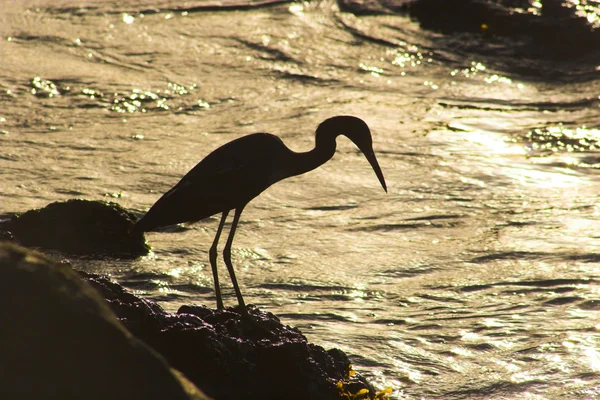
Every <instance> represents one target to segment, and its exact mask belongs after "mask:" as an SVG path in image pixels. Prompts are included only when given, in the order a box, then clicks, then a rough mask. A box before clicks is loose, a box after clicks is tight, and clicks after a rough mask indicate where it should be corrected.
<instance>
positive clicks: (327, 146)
mask: <svg viewBox="0 0 600 400" xmlns="http://www.w3.org/2000/svg"><path fill="white" fill-rule="evenodd" d="M338 135H339V134H338V133H337V132H336V131H332V130H322V129H317V133H316V135H315V148H314V149H312V150H309V151H307V152H304V153H294V157H293V160H292V162H291V163H290V169H289V173H290V175H289V176H294V175H300V174H303V173H305V172H308V171H312V170H313V169H315V168H318V167H320V166H321V165H323V164H325V163H326V162H327V161H329V160H330V159H331V157H333V155H334V154H335V147H336V144H335V139H336V137H337V136H338Z"/></svg>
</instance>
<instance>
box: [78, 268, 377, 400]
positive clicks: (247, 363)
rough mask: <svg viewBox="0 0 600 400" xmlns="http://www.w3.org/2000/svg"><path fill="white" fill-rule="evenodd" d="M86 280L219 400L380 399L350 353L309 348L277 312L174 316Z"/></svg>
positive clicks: (192, 310)
mask: <svg viewBox="0 0 600 400" xmlns="http://www.w3.org/2000/svg"><path fill="white" fill-rule="evenodd" d="M82 275H83V276H84V277H85V278H86V279H87V280H88V282H90V283H92V284H93V285H94V286H95V287H96V288H97V289H98V290H99V291H100V292H101V293H102V294H103V295H104V297H105V298H106V299H107V300H108V302H109V304H110V306H111V307H112V309H113V311H114V312H115V313H116V314H117V315H118V316H119V318H120V320H121V322H122V323H123V324H124V325H125V326H126V327H127V328H128V329H129V330H130V331H131V332H132V333H133V334H134V335H136V336H137V337H139V338H140V339H142V340H144V341H145V342H146V343H148V344H149V345H150V346H152V347H153V348H154V349H156V350H157V351H158V352H159V353H160V354H162V355H163V356H164V357H165V358H166V359H167V360H168V361H169V363H170V364H171V365H172V366H173V367H174V368H176V369H178V370H180V371H182V372H183V373H184V374H185V375H186V377H188V378H189V379H190V380H191V381H192V382H193V383H194V384H195V385H196V386H198V387H199V388H200V389H202V390H203V391H204V392H206V393H207V394H209V395H210V396H213V397H214V398H216V399H254V398H257V399H259V398H260V399H303V400H309V399H319V400H326V399H342V398H346V397H343V396H342V394H341V388H343V389H344V390H346V391H348V390H350V391H351V393H357V392H358V391H360V390H362V389H366V390H365V391H366V392H367V395H366V396H365V397H360V398H372V397H373V396H374V394H375V392H374V390H373V388H372V386H370V385H369V384H368V383H367V382H366V380H365V379H364V378H362V377H361V376H360V375H359V374H354V376H349V374H348V370H349V366H350V362H349V360H348V358H347V356H346V355H345V354H344V353H343V352H341V351H340V350H337V349H333V350H329V351H326V350H324V349H323V348H322V347H319V346H316V345H313V344H310V343H308V341H307V340H306V338H305V337H304V335H302V333H301V332H300V331H299V330H297V329H295V328H291V327H289V326H285V325H282V324H281V323H280V321H279V319H278V318H277V317H275V316H274V315H273V314H271V313H265V312H262V311H259V310H258V309H256V308H253V307H251V308H250V315H249V316H244V315H241V314H240V313H239V312H238V311H237V310H236V309H226V310H221V311H218V310H213V309H209V308H206V307H203V306H183V307H181V308H180V309H179V311H178V312H177V314H170V313H166V312H165V311H163V309H162V308H161V307H160V306H158V305H157V304H155V303H153V302H151V301H148V300H144V299H140V298H138V297H136V296H134V295H132V294H130V293H128V292H127V291H125V290H124V289H123V288H122V287H121V286H120V285H118V284H116V283H114V282H111V281H109V280H107V279H106V278H102V277H98V276H96V275H91V274H87V273H82ZM339 382H343V384H339ZM338 384H339V385H340V386H338ZM349 388H351V389H349Z"/></svg>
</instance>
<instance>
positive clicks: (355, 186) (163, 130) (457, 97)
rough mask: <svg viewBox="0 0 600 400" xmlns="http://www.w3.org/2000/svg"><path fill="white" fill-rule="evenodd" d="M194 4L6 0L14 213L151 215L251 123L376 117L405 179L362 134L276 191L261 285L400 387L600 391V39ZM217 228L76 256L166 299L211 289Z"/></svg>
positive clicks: (596, 394)
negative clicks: (551, 47) (504, 34)
mask: <svg viewBox="0 0 600 400" xmlns="http://www.w3.org/2000/svg"><path fill="white" fill-rule="evenodd" d="M199 4H200V5H202V3H199ZM227 4H231V3H225V6H226V5H227ZM348 4H349V5H348ZM348 4H346V7H352V3H348ZM535 4H537V3H535ZM535 4H534V6H535ZM569 4H571V3H569ZM578 4H581V3H578ZM585 4H588V5H590V7H588V8H586V9H585V10H588V11H589V12H590V14H589V15H591V16H588V17H587V18H588V20H589V21H590V23H594V19H593V16H594V15H596V14H594V10H595V9H594V8H593V7H592V6H595V5H597V4H596V3H595V2H591V1H590V2H588V3H585ZM196 6H197V5H193V4H192V5H190V6H189V8H183V7H182V6H181V5H180V4H175V3H174V2H170V1H168V0H164V1H156V2H153V3H152V5H148V4H142V3H141V2H137V1H133V0H130V1H126V2H119V3H112V2H102V3H100V4H97V2H71V1H69V0H63V1H60V2H56V1H43V0H40V1H36V2H26V3H25V2H19V3H18V2H9V1H5V2H3V4H2V10H3V12H2V13H1V14H0V57H1V58H0V63H1V65H2V68H1V70H0V102H1V104H2V106H1V109H0V132H1V133H0V146H1V151H0V176H1V182H2V190H1V195H0V213H9V212H20V211H26V210H28V209H32V208H37V207H43V206H45V205H46V204H48V203H50V202H53V201H59V200H67V199H70V198H74V197H81V198H87V199H104V200H111V201H115V202H118V203H120V204H121V205H123V206H125V207H127V208H130V209H133V210H138V211H140V212H142V211H143V210H145V209H147V208H148V207H149V206H150V205H152V203H153V202H154V201H155V200H156V199H157V198H158V197H159V196H160V194H162V193H163V192H164V191H166V190H168V189H169V188H170V187H171V186H172V185H174V184H175V183H176V182H177V181H178V180H179V178H180V177H181V176H182V175H183V174H184V173H185V172H187V171H188V170H189V169H190V168H192V167H193V166H194V165H195V164H196V163H197V162H198V161H199V160H200V159H202V158H203V157H204V156H205V155H207V154H208V153H209V152H210V151H212V150H213V149H215V148H216V147H218V146H219V145H221V144H223V143H226V142H228V141H230V140H232V139H233V138H236V137H238V136H241V135H243V134H247V133H252V132H259V131H266V132H271V133H275V134H278V135H280V136H281V137H282V139H283V140H284V142H285V143H286V144H287V145H288V146H290V147H291V148H292V149H294V150H296V151H303V150H308V149H310V148H311V147H312V146H313V145H314V142H313V131H314V129H315V128H316V126H317V124H318V123H319V122H321V121H322V120H323V119H325V118H327V117H329V116H332V115H337V114H353V115H357V116H360V117H362V118H364V119H365V120H366V121H367V122H368V124H369V126H370V127H371V129H372V131H373V134H374V147H375V151H376V153H377V155H378V158H379V162H380V164H381V167H382V169H383V172H384V175H385V177H386V181H387V183H388V187H389V193H387V194H386V193H385V192H384V191H383V190H381V187H380V186H379V183H378V181H377V178H376V177H375V175H374V174H373V172H372V170H371V169H370V167H369V165H368V163H367V162H366V160H365V159H364V157H363V156H362V155H361V154H360V153H359V152H358V150H357V149H355V148H354V147H353V145H352V144H351V143H350V142H349V141H348V140H345V139H343V138H340V139H339V140H338V152H337V153H336V155H335V156H334V158H333V159H332V160H331V161H330V162H329V163H327V164H325V165H324V166H323V167H321V168H319V169H317V170H315V171H313V172H311V173H309V174H306V175H303V176H299V177H294V178H291V179H289V180H286V181H283V182H280V183H278V184H277V185H275V186H273V187H272V188H270V189H268V190H267V191H266V192H265V193H263V194H262V195H261V196H260V197H259V198H257V199H255V200H254V201H253V202H252V203H250V204H249V205H248V207H247V208H246V210H245V211H244V214H243V217H242V219H243V221H242V222H241V224H240V227H239V230H238V233H237V235H236V240H235V242H234V254H233V258H234V265H235V266H236V270H237V275H238V280H239V281H240V283H241V286H242V291H243V293H244V295H245V298H246V301H247V302H248V303H252V304H256V305H258V306H259V307H261V308H263V309H266V310H269V311H272V312H274V313H275V314H276V315H278V316H280V317H281V318H282V320H283V321H284V322H285V323H287V324H290V325H294V326H298V327H299V328H300V329H301V330H302V331H303V332H304V333H305V334H306V335H307V336H308V337H309V338H310V340H312V341H313V342H315V343H317V344H320V345H323V346H324V347H327V348H329V347H339V348H341V349H343V350H344V351H346V352H347V353H348V354H349V355H350V357H351V359H352V361H353V363H354V368H355V369H356V370H358V371H360V372H362V373H364V374H365V375H367V376H368V377H369V378H370V379H371V380H372V381H373V382H374V383H375V384H376V386H378V387H379V388H385V387H392V388H393V389H394V394H393V398H397V399H421V398H425V399H476V398H481V399H597V398H600V389H599V387H600V318H599V316H600V314H599V310H600V268H599V265H600V256H598V254H597V248H598V244H599V243H600V236H599V235H598V231H597V226H598V220H599V216H600V205H599V204H598V189H597V185H598V180H599V168H600V155H599V153H598V142H599V141H600V130H599V128H600V113H599V112H598V111H599V107H600V98H599V91H600V84H599V82H600V80H598V67H597V65H600V62H596V61H598V59H597V57H598V54H597V53H594V52H591V53H590V54H589V55H588V56H587V57H585V58H583V59H581V58H580V59H577V60H575V59H570V60H569V61H568V62H566V61H563V62H557V61H552V60H548V59H544V58H543V57H532V58H527V57H525V56H523V54H524V53H523V49H524V48H526V46H525V45H526V44H524V45H523V46H525V47H523V46H520V47H519V46H512V44H519V42H518V41H516V39H515V41H507V40H505V39H502V40H495V39H494V40H491V39H490V38H489V37H481V36H480V35H478V34H454V35H452V34H448V35H443V34H440V33H434V32H430V31H426V30H423V29H421V28H420V26H419V24H418V23H417V22H415V21H412V20H410V19H409V18H408V17H406V16H403V15H401V14H400V13H397V14H388V15H362V16H355V15H353V14H352V13H349V12H341V11H339V7H338V5H337V4H336V3H334V2H331V1H321V2H311V3H283V4H276V5H274V6H271V7H263V8H248V9H233V10H230V11H220V10H219V6H215V7H213V8H210V9H208V10H206V11H201V10H198V9H196V8H194V7H196ZM225 6H223V7H225ZM355 6H356V5H355ZM532 7H533V6H532ZM536 7H537V6H536ZM534 11H535V10H534ZM532 12H533V11H532ZM596 22H597V21H596ZM592 26H593V24H592ZM515 48H517V50H515ZM594 57H596V58H594ZM217 223H218V216H217V217H213V218H211V219H209V220H206V221H203V222H200V223H198V224H195V225H192V226H190V227H188V228H186V229H175V230H172V231H170V232H163V233H149V234H147V237H148V240H149V242H150V243H151V244H152V246H153V249H154V252H153V253H152V254H151V255H150V256H148V257H144V258H142V259H139V260H135V261H127V262H126V261H118V260H109V261H96V262H90V261H82V260H77V259H70V260H71V262H73V263H74V264H75V265H76V266H78V267H79V268H85V269H87V270H91V271H94V272H101V273H105V274H110V275H111V276H112V277H113V278H114V279H115V280H117V281H119V282H120V283H122V284H123V285H125V286H126V287H128V288H130V289H131V290H133V291H134V292H136V293H138V294H141V295H143V296H146V297H148V298H151V299H154V300H157V301H159V302H160V303H161V304H162V305H163V306H164V307H165V308H167V309H168V310H176V309H177V308H178V307H179V306H180V305H181V304H184V303H205V304H211V305H213V304H214V294H213V289H212V276H211V273H210V266H209V265H208V254H207V251H208V248H209V247H210V243H211V242H212V239H213V236H214V232H215V229H216V225H217ZM221 274H222V275H223V279H222V281H223V283H224V285H225V296H226V297H225V301H226V303H227V304H231V305H233V304H235V296H234V295H233V292H232V290H231V286H230V285H228V281H227V279H226V275H225V270H224V269H223V270H222V272H221Z"/></svg>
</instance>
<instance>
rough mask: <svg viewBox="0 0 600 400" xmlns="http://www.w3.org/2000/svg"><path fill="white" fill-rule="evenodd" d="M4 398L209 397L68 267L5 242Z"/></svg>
mask: <svg viewBox="0 0 600 400" xmlns="http://www.w3.org/2000/svg"><path fill="white" fill-rule="evenodd" d="M0 273H1V274H2V278H1V279H0V303H1V304H2V307H0V321H2V328H1V329H0V354H1V356H0V399H87V400H94V399H98V400H100V399H102V400H105V399H127V400H130V399H161V400H163V399H182V400H184V399H207V397H205V396H204V395H203V394H202V393H201V392H199V391H198V389H196V388H195V387H194V386H193V385H192V384H191V383H190V382H189V381H187V380H186V379H185V378H183V376H182V375H181V374H180V373H179V372H177V371H174V370H172V369H170V368H169V366H168V365H167V363H166V362H165V361H164V359H163V358H162V357H161V356H160V355H158V353H156V352H155V351H153V350H152V349H150V348H149V347H148V346H147V345H145V344H144V343H143V342H142V341H140V340H139V339H137V338H136V337H135V336H133V335H132V334H131V333H130V332H128V331H127V330H126V329H125V328H124V327H123V326H122V325H121V324H120V323H119V322H118V320H117V319H116V317H115V315H114V313H113V312H112V311H111V310H110V308H109V307H108V306H107V304H106V302H105V300H104V299H102V297H101V296H100V295H99V294H98V292H97V291H96V290H94V289H93V288H92V286H91V285H89V284H88V283H86V282H84V281H83V280H82V279H81V277H80V276H79V275H78V274H77V273H76V272H75V271H73V270H72V269H71V268H70V267H69V266H68V265H66V264H58V263H55V262H53V261H51V260H50V259H48V258H46V257H44V256H42V255H40V254H37V253H35V252H33V251H30V250H26V249H24V248H21V247H19V246H16V245H14V244H9V243H6V242H4V243H0Z"/></svg>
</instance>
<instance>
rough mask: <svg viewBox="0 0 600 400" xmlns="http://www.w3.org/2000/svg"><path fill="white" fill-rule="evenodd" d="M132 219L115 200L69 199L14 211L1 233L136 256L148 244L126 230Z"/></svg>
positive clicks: (66, 249) (39, 243) (74, 249)
mask: <svg viewBox="0 0 600 400" xmlns="http://www.w3.org/2000/svg"><path fill="white" fill-rule="evenodd" d="M134 220H135V217H134V216H133V215H132V214H131V213H130V212H129V211H127V210H125V209H124V208H122V207H121V206H120V205H118V204H116V203H107V202H103V201H90V200H78V199H77V200H68V201H65V202H57V203H51V204H49V205H48V206H46V207H44V208H41V209H38V210H30V211H27V212H25V213H23V214H18V215H14V216H13V217H12V218H10V219H8V220H6V221H4V222H3V223H1V224H0V237H2V238H5V239H7V238H11V237H12V238H13V239H14V240H15V241H16V242H18V243H19V244H22V245H23V246H27V247H35V248H39V249H44V250H56V251H60V252H63V253H69V254H74V255H86V256H92V255H94V256H107V257H110V256H117V257H137V256H140V255H145V254H148V251H149V247H148V245H146V243H145V239H144V237H143V235H142V234H137V235H131V236H130V235H129V234H128V230H129V227H130V226H132V224H133V221H134Z"/></svg>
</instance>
